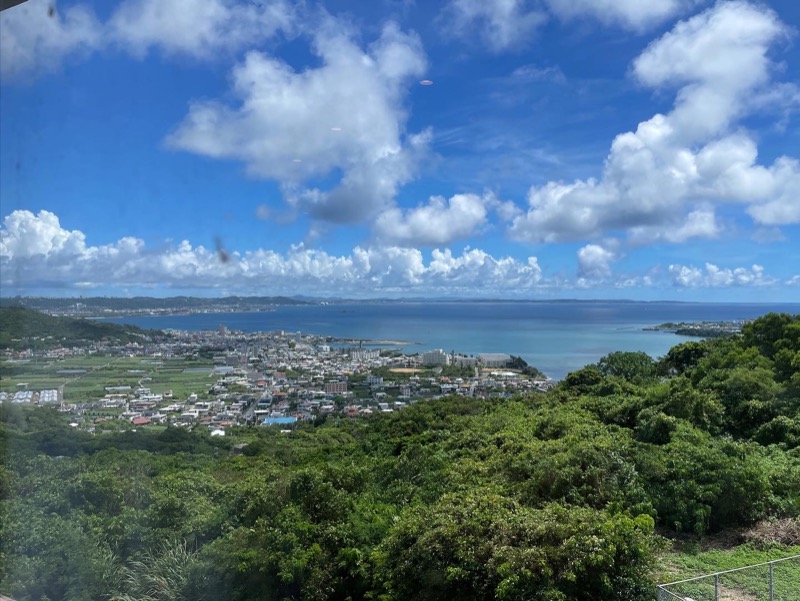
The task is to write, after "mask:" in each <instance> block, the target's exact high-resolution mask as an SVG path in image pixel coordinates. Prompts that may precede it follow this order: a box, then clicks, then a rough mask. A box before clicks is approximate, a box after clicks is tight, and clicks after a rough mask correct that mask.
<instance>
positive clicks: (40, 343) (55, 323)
mask: <svg viewBox="0 0 800 601" xmlns="http://www.w3.org/2000/svg"><path fill="white" fill-rule="evenodd" d="M153 334H156V332H152V331H147V330H143V329H141V328H137V327H135V326H128V325H117V324H113V323H103V322H98V321H91V320H87V319H74V318H71V317H53V316H50V315H46V314H44V313H40V312H39V311H34V310H32V309H27V308H25V307H1V308H0V348H31V347H33V348H43V347H47V346H52V345H55V344H62V345H66V346H73V345H81V344H85V343H86V342H96V341H99V340H103V339H109V340H115V341H117V342H120V343H127V342H132V341H142V340H143V339H144V338H146V337H147V336H149V335H153Z"/></svg>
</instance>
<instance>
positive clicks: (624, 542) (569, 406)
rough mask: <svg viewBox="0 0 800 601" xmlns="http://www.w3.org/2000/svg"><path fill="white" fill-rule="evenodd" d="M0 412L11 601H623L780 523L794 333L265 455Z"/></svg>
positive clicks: (616, 363) (6, 409) (745, 333)
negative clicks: (721, 545) (717, 545)
mask: <svg viewBox="0 0 800 601" xmlns="http://www.w3.org/2000/svg"><path fill="white" fill-rule="evenodd" d="M0 411H2V419H0V452H2V457H1V458H0V519H1V522H0V593H2V594H5V595H9V596H11V597H13V598H14V599H15V600H16V601H43V600H49V601H55V600H61V599H63V600H69V601H83V600H87V601H88V600H95V599H103V600H115V601H134V600H136V601H151V600H168V599H169V600H187V601H188V600H212V599H231V600H234V601H239V600H240V601H245V600H254V601H255V600H259V601H261V600H263V601H271V600H275V601H277V600H289V599H291V600H301V599H302V600H322V599H333V600H342V601H344V600H351V601H358V600H376V601H378V600H379V601H395V600H397V601H401V600H407V599H419V600H422V601H437V600H453V599H460V600H468V601H469V600H475V601H478V600H489V599H501V600H503V599H505V600H517V599H526V600H532V601H567V600H578V601H590V600H591V601H597V600H620V601H644V600H652V599H654V597H655V592H654V585H655V582H656V579H657V578H658V573H659V569H661V568H660V565H661V562H660V558H661V557H662V554H663V553H665V552H667V551H668V550H669V549H670V548H671V547H672V546H673V545H674V544H675V541H678V540H680V541H686V540H690V541H703V540H704V539H705V538H707V537H712V536H715V535H716V534H718V533H720V532H743V531H745V530H746V529H747V528H750V527H752V526H754V525H757V524H770V523H776V521H777V520H786V519H788V520H789V521H790V522H792V520H794V522H793V523H794V524H795V525H796V523H797V522H796V520H797V517H798V515H800V315H794V316H792V315H787V314H769V315H766V316H764V317H761V318H759V319H757V320H755V321H753V322H751V323H749V324H747V325H745V326H744V328H743V330H742V333H741V334H739V335H735V336H730V337H724V338H716V339H713V340H700V341H693V342H687V343H684V344H680V345H678V346H675V347H673V348H672V349H671V350H670V351H669V352H668V354H667V355H666V356H664V357H661V358H659V359H657V360H656V359H653V358H651V357H649V356H647V355H646V354H644V353H630V352H617V353H612V354H610V355H608V356H606V357H604V358H602V359H601V360H600V361H598V362H597V363H596V364H593V365H588V366H586V367H585V368H583V369H581V370H579V371H576V372H573V373H571V374H569V376H568V377H567V378H566V379H565V380H564V381H563V382H561V383H560V384H559V385H558V386H557V387H556V388H555V389H553V390H551V391H549V392H547V393H537V394H534V395H531V396H525V397H515V398H504V399H476V398H460V397H447V398H444V399H439V400H432V401H425V402H418V403H415V404H413V405H411V406H409V407H408V408H406V409H404V410H402V411H397V412H394V413H391V414H385V415H376V416H373V417H371V418H362V419H345V418H341V419H340V418H330V419H327V420H324V419H320V420H318V421H316V422H314V423H307V424H304V425H303V426H302V427H300V428H298V429H297V430H295V431H293V432H292V433H288V434H287V433H281V432H280V431H279V430H276V429H274V428H268V427H260V428H240V429H238V430H236V431H235V432H234V435H233V436H226V437H224V438H212V437H210V436H209V435H208V434H207V433H204V432H200V431H194V432H188V431H186V430H184V429H180V428H167V429H166V430H164V431H162V432H158V433H148V432H131V431H129V432H124V433H114V434H107V435H90V434H87V433H84V432H79V431H76V430H74V429H72V428H70V427H69V426H68V425H67V424H65V423H63V420H62V419H61V418H60V416H59V415H58V413H57V412H55V411H49V410H47V409H45V408H38V407H22V406H12V405H9V404H4V405H2V407H0ZM242 445H244V446H242ZM762 544H765V545H777V546H778V547H779V548H780V549H785V550H786V551H787V554H789V553H788V551H790V549H789V548H788V547H783V546H781V545H782V544H788V542H787V541H781V540H775V541H767V542H764V543H762ZM795 544H796V543H795ZM794 552H795V553H797V552H800V551H796V550H795V551H794Z"/></svg>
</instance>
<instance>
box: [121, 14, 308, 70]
mask: <svg viewBox="0 0 800 601" xmlns="http://www.w3.org/2000/svg"><path fill="white" fill-rule="evenodd" d="M108 28H109V30H110V35H111V37H112V38H113V39H114V40H115V41H116V42H117V43H119V44H121V45H122V46H123V47H124V48H125V49H126V50H128V51H129V52H131V53H132V54H134V55H136V56H144V55H145V54H147V52H148V50H150V49H151V48H159V49H161V50H162V51H163V52H165V53H166V54H181V55H186V56H192V57H195V58H211V57H214V56H215V55H217V54H218V53H219V52H233V51H237V50H241V49H243V48H245V47H248V46H253V45H258V44H260V43H263V41H264V40H266V39H267V38H269V37H271V36H272V35H274V34H275V33H276V32H278V31H279V30H282V31H285V32H291V31H292V30H293V28H294V14H293V9H292V7H291V6H290V5H289V4H288V3H287V2H285V1H283V0H271V1H268V2H235V1H234V0H126V1H125V2H123V3H122V5H121V6H120V7H119V8H118V9H117V10H116V11H115V12H114V14H113V15H112V17H111V19H110V20H109V23H108Z"/></svg>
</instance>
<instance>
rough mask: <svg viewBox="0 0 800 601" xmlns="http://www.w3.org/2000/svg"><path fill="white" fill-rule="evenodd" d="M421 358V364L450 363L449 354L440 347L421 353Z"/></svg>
mask: <svg viewBox="0 0 800 601" xmlns="http://www.w3.org/2000/svg"><path fill="white" fill-rule="evenodd" d="M421 359H422V364H423V365H450V355H448V354H447V353H445V352H444V351H443V350H442V349H440V348H437V349H435V350H432V351H427V352H424V353H422V357H421Z"/></svg>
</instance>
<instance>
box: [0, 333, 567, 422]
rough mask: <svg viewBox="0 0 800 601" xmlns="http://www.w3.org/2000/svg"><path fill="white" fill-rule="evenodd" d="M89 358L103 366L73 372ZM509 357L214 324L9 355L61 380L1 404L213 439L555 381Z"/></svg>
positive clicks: (31, 387)
mask: <svg viewBox="0 0 800 601" xmlns="http://www.w3.org/2000/svg"><path fill="white" fill-rule="evenodd" d="M92 357H94V358H107V359H108V361H107V362H104V360H102V359H100V360H99V362H96V364H94V367H93V366H92V365H93V364H90V363H87V364H86V366H85V368H76V367H74V366H73V367H70V366H72V365H73V364H76V361H77V362H78V363H77V364H78V365H80V361H81V360H84V361H89V360H91V358H92ZM513 359H517V361H519V360H518V358H512V357H511V356H510V355H506V354H502V353H483V354H477V355H466V354H461V353H456V352H452V351H451V352H445V351H444V350H442V349H437V350H429V351H426V352H422V353H416V354H408V353H405V352H402V351H401V350H399V349H397V348H386V347H377V346H375V344H374V343H373V344H370V343H366V344H365V343H364V342H358V341H347V342H345V341H336V340H334V339H331V338H326V337H321V336H313V335H307V334H302V333H300V332H297V333H287V332H273V333H245V332H238V331H229V330H228V329H227V328H225V327H222V326H221V327H220V328H219V329H218V330H216V331H207V332H184V331H170V332H169V340H168V341H166V342H159V343H150V342H141V343H129V344H125V345H117V344H113V343H109V342H103V343H92V344H91V345H90V346H88V347H86V348H55V349H50V350H47V351H33V350H25V351H6V356H5V361H4V362H5V364H6V365H9V366H14V367H16V368H18V370H20V371H21V372H22V373H23V374H24V373H25V371H26V368H27V367H28V366H37V368H38V369H41V366H42V365H44V366H45V367H47V366H49V367H50V369H51V370H52V371H51V373H52V374H53V375H54V376H55V377H60V378H62V379H64V382H65V383H64V384H62V385H60V386H59V387H58V388H41V387H40V389H37V388H36V384H35V383H34V382H33V379H32V381H31V382H25V381H18V380H19V379H17V381H14V382H13V385H14V388H13V389H11V390H9V389H8V387H9V383H8V382H6V387H5V389H4V390H5V391H4V392H0V401H5V402H12V403H30V404H38V405H40V406H51V407H56V408H58V410H59V411H62V412H64V413H66V414H68V415H69V417H70V420H71V424H72V425H73V426H74V427H76V428H81V429H85V430H88V431H91V432H93V431H100V430H106V429H109V428H111V427H113V429H117V430H119V429H133V428H142V427H148V426H162V427H163V426H165V425H172V426H178V427H185V428H208V430H209V431H210V433H211V434H212V435H213V436H224V435H225V433H226V431H227V430H228V429H229V428H231V427H234V426H241V425H265V426H276V427H280V428H281V429H282V430H287V431H288V430H291V429H292V428H293V427H294V425H295V424H296V423H297V422H298V421H302V420H311V419H317V418H320V417H322V416H335V417H347V418H363V417H366V416H370V415H374V414H376V413H387V412H392V411H398V410H402V409H403V408H404V407H406V406H407V405H409V404H410V403H414V402H416V401H418V400H422V399H435V398H438V397H441V396H446V395H451V394H458V395H464V396H471V397H489V396H493V397H497V396H508V395H514V394H518V393H525V392H529V391H532V390H540V391H544V390H547V389H548V388H549V387H551V386H552V385H553V384H554V381H553V380H550V379H548V378H545V377H544V376H541V375H537V374H534V375H530V372H528V373H524V372H525V370H520V369H511V368H510V367H509V365H514V366H515V367H516V366H517V365H518V364H517V363H515V362H514V361H513ZM60 365H64V366H66V367H65V368H63V369H59V366H60ZM111 366H117V368H118V370H120V373H123V372H124V373H123V375H124V376H125V377H124V378H121V377H111V376H108V378H107V380H108V381H102V382H101V384H102V385H101V389H98V390H95V391H92V390H89V391H88V392H86V393H85V394H83V395H82V396H84V398H76V394H75V393H72V394H69V395H65V393H64V389H65V387H66V388H67V389H69V387H70V385H71V383H77V382H78V381H79V380H80V379H81V378H87V377H88V376H90V375H91V374H92V372H93V371H95V370H103V369H105V370H106V372H103V371H99V372H98V374H103V373H109V372H108V370H109V369H110V367H111ZM167 371H169V372H170V373H173V374H174V373H177V374H179V375H180V377H181V378H182V381H183V382H184V384H186V383H187V382H188V385H185V386H183V387H182V390H181V392H176V391H174V390H173V389H165V384H163V383H164V382H169V380H168V379H166V380H165V379H164V378H163V377H160V376H161V375H163V374H165V373H166V372H167ZM534 371H535V370H534ZM120 380H123V383H120ZM157 382H161V383H162V385H161V386H158V385H157V384H156V383H157ZM77 396H81V395H77Z"/></svg>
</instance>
